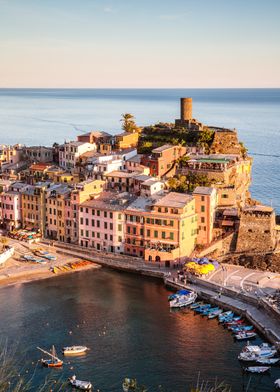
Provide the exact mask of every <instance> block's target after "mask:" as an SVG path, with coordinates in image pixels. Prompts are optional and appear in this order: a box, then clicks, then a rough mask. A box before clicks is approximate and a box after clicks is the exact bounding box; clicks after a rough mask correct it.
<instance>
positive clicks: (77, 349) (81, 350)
mask: <svg viewBox="0 0 280 392" xmlns="http://www.w3.org/2000/svg"><path fill="white" fill-rule="evenodd" d="M87 350H88V347H86V346H69V347H63V349H62V352H63V355H79V354H85V352H86V351H87Z"/></svg>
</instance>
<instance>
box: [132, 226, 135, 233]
mask: <svg viewBox="0 0 280 392" xmlns="http://www.w3.org/2000/svg"><path fill="white" fill-rule="evenodd" d="M132 230H133V234H134V235H136V227H133V228H132Z"/></svg>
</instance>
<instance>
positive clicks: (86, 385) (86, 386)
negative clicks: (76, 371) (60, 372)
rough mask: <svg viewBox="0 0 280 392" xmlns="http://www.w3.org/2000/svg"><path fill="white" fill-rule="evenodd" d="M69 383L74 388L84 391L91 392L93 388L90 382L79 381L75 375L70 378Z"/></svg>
mask: <svg viewBox="0 0 280 392" xmlns="http://www.w3.org/2000/svg"><path fill="white" fill-rule="evenodd" d="M68 381H69V383H70V384H71V385H72V387H74V388H77V389H81V390H82V391H90V390H91V388H92V384H91V382H90V381H82V380H77V379H76V376H75V375H73V376H72V377H70V378H69V379H68Z"/></svg>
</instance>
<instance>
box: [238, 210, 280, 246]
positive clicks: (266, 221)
mask: <svg viewBox="0 0 280 392" xmlns="http://www.w3.org/2000/svg"><path fill="white" fill-rule="evenodd" d="M275 245H276V231H275V212H274V210H273V209H272V208H269V207H264V206H263V207H261V206H260V207H258V206H255V207H249V208H245V209H244V210H243V211H242V212H241V216H240V226H239V232H238V239H237V247H236V251H237V252H271V251H273V250H274V248H275Z"/></svg>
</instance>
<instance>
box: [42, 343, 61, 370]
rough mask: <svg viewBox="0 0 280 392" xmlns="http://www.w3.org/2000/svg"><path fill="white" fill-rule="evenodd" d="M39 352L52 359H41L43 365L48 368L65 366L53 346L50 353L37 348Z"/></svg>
mask: <svg viewBox="0 0 280 392" xmlns="http://www.w3.org/2000/svg"><path fill="white" fill-rule="evenodd" d="M37 349H38V350H40V351H42V352H43V353H44V354H47V355H49V356H50V357H51V358H50V359H41V363H42V365H43V366H46V367H61V366H62V365H63V361H62V360H61V359H59V358H58V357H57V355H56V351H55V347H54V346H52V349H51V352H50V353H49V352H48V351H46V350H43V349H42V348H40V347H37Z"/></svg>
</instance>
